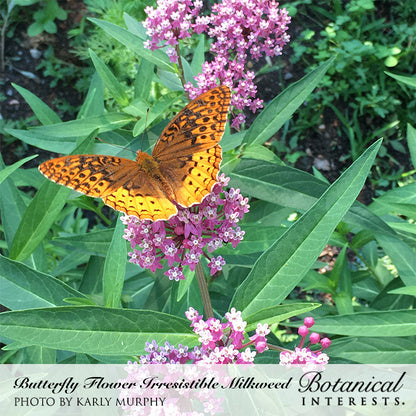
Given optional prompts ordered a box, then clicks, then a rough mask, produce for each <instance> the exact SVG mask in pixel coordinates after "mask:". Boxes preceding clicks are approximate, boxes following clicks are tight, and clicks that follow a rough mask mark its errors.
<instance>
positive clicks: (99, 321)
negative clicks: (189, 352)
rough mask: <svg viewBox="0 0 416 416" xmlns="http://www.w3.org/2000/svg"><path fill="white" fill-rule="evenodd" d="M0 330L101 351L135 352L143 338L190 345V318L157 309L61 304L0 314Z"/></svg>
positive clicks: (34, 341) (193, 340) (51, 344)
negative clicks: (61, 305) (59, 305)
mask: <svg viewBox="0 0 416 416" xmlns="http://www.w3.org/2000/svg"><path fill="white" fill-rule="evenodd" d="M0 335H1V336H4V337H7V338H10V339H13V340H15V341H17V342H19V343H24V344H26V345H38V346H43V347H47V348H55V349H60V350H67V351H74V352H81V353H84V354H100V355H122V354H132V355H137V354H139V353H141V352H142V351H143V349H144V346H145V343H146V342H151V341H152V340H153V339H155V340H156V342H157V343H158V344H159V345H163V344H164V343H165V341H169V342H170V343H172V344H178V343H183V344H185V345H189V346H193V345H195V344H197V343H198V336H197V335H195V334H194V333H193V332H192V330H191V329H190V328H189V321H188V320H186V319H182V318H178V317H176V316H172V315H168V314H165V313H161V312H155V311H146V310H128V309H109V308H100V307H93V306H78V307H74V306H63V307H56V308H44V309H31V310H24V311H14V312H4V313H1V314H0Z"/></svg>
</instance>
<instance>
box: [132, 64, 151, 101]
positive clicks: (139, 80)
mask: <svg viewBox="0 0 416 416" xmlns="http://www.w3.org/2000/svg"><path fill="white" fill-rule="evenodd" d="M154 71H155V66H154V64H152V63H151V62H149V61H148V60H146V59H142V60H141V62H140V65H139V67H138V69H137V74H136V79H135V81H134V98H139V97H140V98H141V99H142V100H145V101H147V100H148V99H149V97H150V92H151V86H152V81H153V78H154V75H155V73H154Z"/></svg>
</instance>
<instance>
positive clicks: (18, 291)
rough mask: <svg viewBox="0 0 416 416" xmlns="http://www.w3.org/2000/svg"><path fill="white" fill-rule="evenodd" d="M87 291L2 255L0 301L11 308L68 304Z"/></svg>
mask: <svg viewBox="0 0 416 416" xmlns="http://www.w3.org/2000/svg"><path fill="white" fill-rule="evenodd" d="M69 297H79V298H83V297H84V295H83V294H82V293H80V292H78V291H77V290H75V289H73V288H72V287H70V286H68V285H67V284H66V283H64V282H62V281H61V280H59V279H56V278H55V277H52V276H50V275H48V274H46V273H41V272H39V271H37V270H34V269H31V268H30V267H28V266H26V265H25V264H23V263H20V262H18V261H13V260H10V259H8V258H7V257H3V256H1V255H0V303H1V304H2V305H4V306H6V307H7V308H9V309H29V308H40V307H49V306H64V305H67V303H66V302H64V299H65V298H69Z"/></svg>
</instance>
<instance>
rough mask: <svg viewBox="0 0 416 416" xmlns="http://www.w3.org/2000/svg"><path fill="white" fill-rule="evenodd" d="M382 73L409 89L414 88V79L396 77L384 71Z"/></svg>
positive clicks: (401, 76) (415, 82)
mask: <svg viewBox="0 0 416 416" xmlns="http://www.w3.org/2000/svg"><path fill="white" fill-rule="evenodd" d="M384 73H385V74H387V75H388V76H389V77H392V78H394V79H395V80H397V81H400V82H403V83H404V84H406V85H408V86H409V87H413V88H416V77H405V76H403V75H396V74H393V73H392V72H388V71H384Z"/></svg>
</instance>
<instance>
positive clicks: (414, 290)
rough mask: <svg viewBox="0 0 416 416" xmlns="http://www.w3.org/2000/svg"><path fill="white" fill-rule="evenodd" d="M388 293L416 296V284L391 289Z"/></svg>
mask: <svg viewBox="0 0 416 416" xmlns="http://www.w3.org/2000/svg"><path fill="white" fill-rule="evenodd" d="M388 293H389V294H393V295H409V296H415V297H416V286H406V287H400V288H398V289H394V290H390V291H389V292H388Z"/></svg>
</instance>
